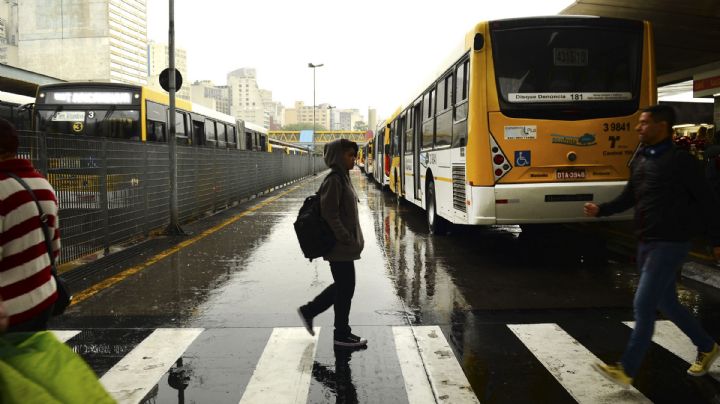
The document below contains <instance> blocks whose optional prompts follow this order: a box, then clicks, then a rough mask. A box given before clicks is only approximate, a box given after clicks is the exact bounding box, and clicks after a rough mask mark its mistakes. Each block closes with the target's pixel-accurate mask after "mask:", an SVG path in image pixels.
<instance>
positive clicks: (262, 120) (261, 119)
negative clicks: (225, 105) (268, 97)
mask: <svg viewBox="0 0 720 404" xmlns="http://www.w3.org/2000/svg"><path fill="white" fill-rule="evenodd" d="M227 85H228V90H229V94H230V115H232V116H234V117H235V118H237V119H242V120H243V121H247V122H252V123H254V124H256V125H261V126H264V127H266V128H267V127H268V126H269V116H266V115H265V102H264V101H263V97H262V94H261V92H260V88H259V87H258V84H257V74H256V72H255V69H253V68H242V69H237V70H234V71H232V72H230V73H228V75H227Z"/></svg>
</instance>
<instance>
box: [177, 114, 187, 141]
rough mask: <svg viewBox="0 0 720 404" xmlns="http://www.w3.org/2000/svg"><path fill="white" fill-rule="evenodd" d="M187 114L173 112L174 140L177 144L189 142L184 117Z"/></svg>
mask: <svg viewBox="0 0 720 404" xmlns="http://www.w3.org/2000/svg"><path fill="white" fill-rule="evenodd" d="M186 116H187V114H185V113H184V112H179V111H178V112H175V141H176V142H177V144H179V145H186V144H188V143H189V138H188V131H187V125H186V121H185V117H186Z"/></svg>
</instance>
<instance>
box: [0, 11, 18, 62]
mask: <svg viewBox="0 0 720 404" xmlns="http://www.w3.org/2000/svg"><path fill="white" fill-rule="evenodd" d="M0 63H2V64H6V65H11V66H17V64H18V1H17V0H0Z"/></svg>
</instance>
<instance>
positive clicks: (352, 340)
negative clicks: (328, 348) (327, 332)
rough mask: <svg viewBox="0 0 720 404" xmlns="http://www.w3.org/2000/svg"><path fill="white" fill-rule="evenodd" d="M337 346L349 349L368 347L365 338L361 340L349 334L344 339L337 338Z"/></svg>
mask: <svg viewBox="0 0 720 404" xmlns="http://www.w3.org/2000/svg"><path fill="white" fill-rule="evenodd" d="M335 345H336V346H344V347H348V348H355V347H362V346H365V345H367V340H366V339H365V338H360V337H358V336H357V335H355V334H348V335H346V336H343V337H339V336H337V335H336V336H335Z"/></svg>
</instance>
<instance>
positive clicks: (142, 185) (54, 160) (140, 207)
mask: <svg viewBox="0 0 720 404" xmlns="http://www.w3.org/2000/svg"><path fill="white" fill-rule="evenodd" d="M20 139H21V140H20V150H19V156H20V157H21V158H27V159H30V160H32V162H33V165H34V166H35V167H36V168H37V169H38V170H40V171H41V172H42V173H43V174H45V175H46V177H47V178H48V180H49V181H50V183H51V184H52V186H53V188H54V189H55V192H56V194H57V197H58V202H59V205H60V212H59V216H60V232H61V236H62V253H61V258H60V262H68V261H73V260H75V259H78V258H80V257H83V256H86V255H88V254H92V253H96V252H100V251H105V252H106V253H107V252H108V251H109V248H110V246H111V245H116V244H121V243H124V242H127V241H130V240H133V239H137V238H141V237H145V236H148V235H149V234H150V233H151V232H153V231H155V230H159V229H163V228H164V227H165V226H167V225H168V224H169V223H170V212H169V209H170V208H169V200H168V195H169V191H170V183H169V167H168V166H169V162H168V161H169V154H168V145H167V144H160V143H139V142H135V141H124V140H116V139H108V138H88V137H79V136H77V135H61V134H47V135H46V134H42V133H34V132H24V131H23V132H21V133H20ZM312 159H316V160H317V161H315V162H314V164H313V161H312ZM177 161H178V163H177V165H178V166H177V172H178V211H179V212H178V215H179V218H180V221H181V222H183V223H187V222H189V221H191V220H193V219H196V218H198V217H202V216H204V215H206V214H208V213H210V212H214V211H217V210H219V209H222V208H225V207H228V206H230V205H232V204H233V203H235V202H237V201H240V200H243V199H247V198H249V197H252V196H254V195H258V194H261V193H263V192H266V191H268V190H271V189H273V188H275V187H279V186H282V185H285V184H288V183H290V182H292V181H294V180H297V179H299V178H302V177H305V176H308V175H310V174H313V167H315V169H316V170H317V171H320V170H322V169H324V168H325V163H324V162H323V161H322V157H320V156H307V155H288V154H284V153H265V152H256V151H245V150H229V149H212V148H203V147H194V146H178V147H177Z"/></svg>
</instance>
